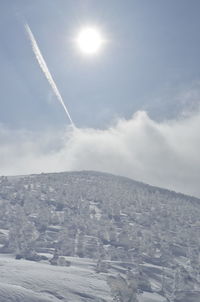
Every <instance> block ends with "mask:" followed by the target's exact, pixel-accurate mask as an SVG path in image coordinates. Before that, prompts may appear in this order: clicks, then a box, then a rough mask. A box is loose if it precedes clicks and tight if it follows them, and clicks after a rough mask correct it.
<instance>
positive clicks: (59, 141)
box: [0, 112, 200, 197]
mask: <svg viewBox="0 0 200 302" xmlns="http://www.w3.org/2000/svg"><path fill="white" fill-rule="evenodd" d="M199 133H200V114H199V113H197V114H195V115H193V116H190V117H187V118H184V119H180V120H171V121H167V122H162V123H158V122H155V121H153V120H151V119H150V118H149V116H148V115H147V114H146V113H145V112H138V113H136V114H135V115H134V116H133V117H132V118H131V119H130V120H125V119H120V120H118V122H117V123H116V124H115V125H113V126H112V127H110V128H108V129H106V130H97V129H91V128H90V129H77V128H69V129H68V130H67V131H66V132H65V133H60V134H58V133H54V134H53V133H52V132H51V133H45V134H43V135H41V136H39V137H37V136H35V135H30V133H26V132H11V131H8V130H5V129H1V131H0V145H1V149H0V167H1V169H0V174H4V175H6V174H27V173H40V172H55V171H66V170H68V171H69V170H83V169H85V170H88V169H89V170H99V171H105V172H111V173H114V174H119V175H124V176H128V177H131V178H134V179H136V180H140V181H144V182H147V183H149V184H152V185H156V186H162V187H166V188H169V189H173V190H176V191H180V192H184V193H188V194H192V195H196V196H199V197H200V189H199V181H200V176H199V167H200V157H199V149H200V136H199ZM12 138H15V139H12Z"/></svg>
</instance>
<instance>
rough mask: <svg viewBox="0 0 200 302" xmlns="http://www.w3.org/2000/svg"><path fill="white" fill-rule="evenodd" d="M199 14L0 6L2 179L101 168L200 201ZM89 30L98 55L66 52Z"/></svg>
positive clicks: (199, 6) (45, 3)
mask: <svg viewBox="0 0 200 302" xmlns="http://www.w3.org/2000/svg"><path fill="white" fill-rule="evenodd" d="M199 11H200V1H199V0H125V1H124V0H123V1H122V0H109V1H108V0H100V1H99V0H98V1H97V0H34V1H33V0H18V1H15V0H2V1H0V67H1V68H0V175H16V174H29V173H41V172H55V171H57V172H59V171H70V170H98V171H104V172H110V173H114V174H119V175H124V176H128V177H131V178H133V179H136V180H139V181H144V182H146V183H149V184H152V185H155V186H161V187H165V188H169V189H171V190H176V191H180V192H184V193H187V194H192V195H195V196H198V197H200V188H199V182H200V177H199V168H200V157H199V149H200V137H199V133H200V110H199V108H200V107H199V105H200V60H199V54H200V34H199V32H200V18H199ZM26 23H28V25H29V27H30V28H31V30H32V32H33V34H34V36H35V39H36V40H37V43H38V45H39V47H40V50H41V52H42V54H43V56H44V58H45V60H46V63H47V65H48V67H49V70H50V71H51V73H52V76H53V78H54V79H55V81H56V84H57V86H58V88H59V90H60V93H61V95H62V97H63V99H64V102H65V104H66V106H67V108H68V110H69V112H70V114H71V117H72V119H73V121H74V123H75V125H76V127H74V128H72V127H68V125H69V120H68V119H67V117H66V114H65V112H64V110H63V108H62V106H61V105H60V103H59V102H58V100H57V99H56V97H55V95H54V94H53V92H52V89H51V87H50V85H49V83H48V82H47V80H46V78H45V76H44V74H43V73H42V71H41V69H40V67H39V65H38V62H37V60H36V58H35V55H34V53H33V50H32V46H31V43H30V39H29V37H28V34H27V32H26V30H25V24H26ZM85 25H91V26H93V25H94V26H96V27H98V28H99V29H100V30H101V31H102V33H103V34H104V36H105V39H106V41H107V42H106V44H105V45H104V47H103V49H102V51H101V52H100V53H99V55H96V56H95V57H86V56H85V57H84V56H83V55H82V54H80V52H79V51H78V50H77V49H76V47H75V45H74V38H75V36H76V34H77V32H78V30H79V29H80V28H81V27H83V26H85Z"/></svg>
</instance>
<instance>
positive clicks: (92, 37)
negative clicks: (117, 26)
mask: <svg viewBox="0 0 200 302" xmlns="http://www.w3.org/2000/svg"><path fill="white" fill-rule="evenodd" d="M76 42H77V45H78V48H79V50H80V51H81V52H82V53H83V54H86V55H94V54H97V53H98V52H99V51H100V50H101V48H102V46H103V43H104V39H103V37H102V34H101V32H100V31H99V30H98V29H97V28H95V27H92V26H88V27H84V28H82V29H81V30H80V32H79V33H78V36H77V40H76Z"/></svg>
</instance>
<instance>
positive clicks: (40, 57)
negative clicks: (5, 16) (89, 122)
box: [25, 24, 74, 126]
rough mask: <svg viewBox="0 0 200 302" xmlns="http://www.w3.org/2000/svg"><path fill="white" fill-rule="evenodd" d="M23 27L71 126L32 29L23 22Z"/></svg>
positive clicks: (67, 112) (68, 115) (65, 108)
mask: <svg viewBox="0 0 200 302" xmlns="http://www.w3.org/2000/svg"><path fill="white" fill-rule="evenodd" d="M25 29H26V32H27V33H28V36H29V39H30V41H31V45H32V49H33V52H34V54H35V57H36V59H37V61H38V63H39V66H40V68H41V69H42V71H43V73H44V75H45V77H46V78H47V80H48V82H49V84H50V86H51V88H52V90H53V92H54V93H55V95H56V97H57V99H58V100H59V102H60V103H61V105H62V107H63V109H64V110H65V113H66V114H67V117H68V118H69V120H70V123H71V124H72V126H74V123H73V121H72V119H71V116H70V114H69V111H68V110H67V107H66V106H65V103H64V101H63V98H62V96H61V94H60V92H59V90H58V88H57V86H56V83H55V81H54V79H53V77H52V75H51V73H50V71H49V69H48V67H47V64H46V62H45V60H44V57H43V55H42V53H41V51H40V49H39V46H38V44H37V42H36V40H35V37H34V35H33V33H32V31H31V29H30V27H29V26H28V24H25Z"/></svg>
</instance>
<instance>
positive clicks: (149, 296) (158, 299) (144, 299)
mask: <svg viewBox="0 0 200 302" xmlns="http://www.w3.org/2000/svg"><path fill="white" fill-rule="evenodd" d="M138 300H139V302H167V300H166V298H164V297H162V296H161V295H159V294H156V293H147V292H144V293H142V294H141V295H139V296H138Z"/></svg>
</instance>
